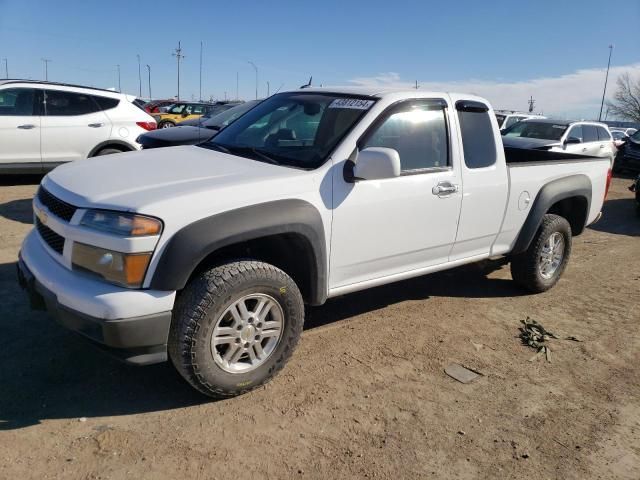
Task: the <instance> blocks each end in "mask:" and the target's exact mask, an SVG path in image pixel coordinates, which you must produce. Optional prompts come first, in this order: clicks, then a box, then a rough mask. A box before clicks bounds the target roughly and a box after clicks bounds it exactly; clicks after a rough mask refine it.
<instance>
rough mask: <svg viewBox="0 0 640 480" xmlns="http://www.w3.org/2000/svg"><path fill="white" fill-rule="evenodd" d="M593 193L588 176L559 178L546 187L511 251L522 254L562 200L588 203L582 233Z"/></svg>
mask: <svg viewBox="0 0 640 480" xmlns="http://www.w3.org/2000/svg"><path fill="white" fill-rule="evenodd" d="M592 191H593V188H592V185H591V180H590V179H589V177H587V176H586V175H582V174H580V175H571V176H568V177H563V178H558V179H557V180H552V181H551V182H549V183H547V184H546V185H544V186H543V187H542V188H541V189H540V191H539V192H538V195H536V198H535V200H534V201H533V205H532V206H531V210H530V211H529V215H528V216H527V219H526V220H525V222H524V225H523V226H522V228H521V229H520V233H519V234H518V238H517V240H516V243H515V245H514V247H513V249H512V251H511V253H512V254H517V253H522V252H524V251H525V250H527V248H529V245H530V244H531V241H532V240H533V237H534V236H535V234H536V232H537V231H538V228H540V224H541V223H542V217H543V216H544V215H545V214H546V213H547V212H548V211H549V209H550V208H551V207H552V206H553V205H554V204H555V203H557V202H559V201H560V200H564V199H567V198H572V197H582V198H584V199H585V200H586V202H587V212H586V215H585V219H584V224H583V225H581V229H580V230H579V232H578V233H576V235H577V234H579V233H580V232H582V230H583V229H584V227H585V226H586V222H587V219H588V217H589V211H590V208H591V193H592Z"/></svg>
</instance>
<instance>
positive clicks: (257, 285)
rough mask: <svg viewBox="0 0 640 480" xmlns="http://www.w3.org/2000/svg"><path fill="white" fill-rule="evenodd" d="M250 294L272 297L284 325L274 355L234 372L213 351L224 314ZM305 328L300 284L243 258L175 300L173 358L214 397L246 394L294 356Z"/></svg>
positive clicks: (203, 278)
mask: <svg viewBox="0 0 640 480" xmlns="http://www.w3.org/2000/svg"><path fill="white" fill-rule="evenodd" d="M249 293H262V294H266V295H269V296H271V297H272V298H273V299H275V300H276V302H277V303H278V304H279V305H280V307H281V308H282V311H283V314H284V327H283V331H282V336H281V338H280V342H279V343H278V345H277V346H276V348H275V350H274V351H273V353H272V354H271V356H270V357H269V358H268V359H267V360H266V361H265V363H263V364H262V365H260V366H259V367H257V368H256V369H255V370H251V371H249V372H246V373H229V372H226V371H225V370H223V369H222V368H220V367H219V366H218V365H217V364H216V362H215V361H214V358H213V354H212V353H211V335H212V332H213V328H214V326H215V324H216V321H217V320H218V318H219V317H220V315H221V314H222V313H223V312H224V311H225V310H226V309H227V308H228V307H229V305H231V304H232V303H233V302H234V301H236V300H237V299H239V298H241V297H242V296H244V295H247V294H249ZM303 324H304V303H303V300H302V295H301V294H300V290H299V289H298V287H297V285H296V284H295V282H294V281H293V279H291V277H289V276H288V275H287V274H286V273H285V272H283V271H282V270H280V269H279V268H276V267H274V266H273V265H270V264H268V263H264V262H260V261H255V260H238V261H233V262H229V263H225V264H223V265H219V266H217V267H215V268H212V269H210V270H207V271H204V272H202V273H201V274H199V275H197V276H196V277H195V278H193V279H192V280H191V281H190V282H189V283H188V284H187V286H186V287H185V289H184V290H183V291H182V292H181V293H180V295H179V296H178V298H177V300H176V307H175V309H174V312H173V320H172V323H171V329H170V332H169V342H168V346H167V348H168V352H169V357H170V358H171V361H172V363H173V365H174V366H175V368H176V369H177V370H178V372H179V373H180V375H182V377H184V379H185V380H187V382H189V383H190V384H191V385H192V386H193V387H194V388H195V389H196V390H198V391H200V392H201V393H203V394H205V395H208V396H210V397H214V398H228V397H234V396H236V395H241V394H243V393H246V392H248V391H250V390H253V389H255V388H257V387H259V386H261V385H264V384H265V383H267V382H268V381H269V380H270V379H271V378H273V377H274V376H275V375H276V374H277V373H278V372H279V371H280V370H281V369H282V367H284V365H285V364H286V363H287V361H288V360H289V358H290V357H291V355H292V353H293V351H294V349H295V347H296V345H297V343H298V340H299V338H300V334H301V333H302V327H303Z"/></svg>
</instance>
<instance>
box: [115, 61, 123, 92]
mask: <svg viewBox="0 0 640 480" xmlns="http://www.w3.org/2000/svg"><path fill="white" fill-rule="evenodd" d="M116 67H117V68H118V91H119V92H121V91H122V87H121V86H120V65H116Z"/></svg>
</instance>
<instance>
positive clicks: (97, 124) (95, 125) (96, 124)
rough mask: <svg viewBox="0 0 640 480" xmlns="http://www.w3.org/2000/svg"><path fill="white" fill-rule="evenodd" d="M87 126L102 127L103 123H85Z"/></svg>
mask: <svg viewBox="0 0 640 480" xmlns="http://www.w3.org/2000/svg"><path fill="white" fill-rule="evenodd" d="M87 127H91V128H100V127H104V123H90V124H89V125H87Z"/></svg>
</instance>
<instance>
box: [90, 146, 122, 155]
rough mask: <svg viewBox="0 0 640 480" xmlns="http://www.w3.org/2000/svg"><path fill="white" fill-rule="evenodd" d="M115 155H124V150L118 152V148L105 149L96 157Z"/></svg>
mask: <svg viewBox="0 0 640 480" xmlns="http://www.w3.org/2000/svg"><path fill="white" fill-rule="evenodd" d="M114 153H122V150H118V149H117V148H103V149H102V150H100V151H99V152H98V153H96V155H95V156H96V157H101V156H103V155H112V154H114Z"/></svg>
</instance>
